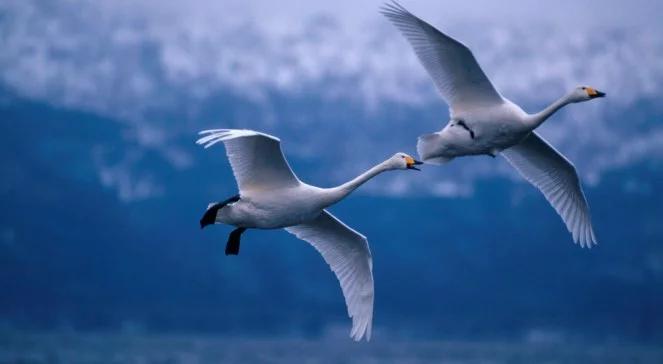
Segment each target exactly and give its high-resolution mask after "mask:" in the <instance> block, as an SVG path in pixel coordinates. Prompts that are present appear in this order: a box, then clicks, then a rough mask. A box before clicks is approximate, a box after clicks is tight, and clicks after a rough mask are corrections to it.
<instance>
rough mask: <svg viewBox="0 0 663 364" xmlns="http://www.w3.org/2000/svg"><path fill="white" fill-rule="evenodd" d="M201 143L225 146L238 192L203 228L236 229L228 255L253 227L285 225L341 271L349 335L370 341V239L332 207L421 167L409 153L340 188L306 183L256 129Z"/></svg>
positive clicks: (216, 207)
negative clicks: (390, 175) (371, 183)
mask: <svg viewBox="0 0 663 364" xmlns="http://www.w3.org/2000/svg"><path fill="white" fill-rule="evenodd" d="M200 134H201V135H205V136H203V137H201V138H200V139H199V140H198V141H197V143H198V144H201V145H204V146H205V148H209V147H211V146H213V145H214V144H216V143H219V142H223V143H224V145H225V147H226V154H227V155H228V159H229V161H230V165H231V167H232V170H233V174H234V175H235V179H236V180H237V185H238V187H239V194H238V195H236V196H233V197H230V198H228V199H227V200H225V201H223V202H218V203H212V204H210V205H209V206H208V208H207V211H206V212H205V214H204V215H203V217H202V218H201V220H200V227H201V228H204V227H205V226H208V225H211V224H215V223H223V224H227V225H233V226H235V227H236V229H235V230H233V231H232V232H231V233H230V236H229V237H228V242H227V244H226V255H237V254H238V253H239V244H240V236H241V235H242V233H243V232H244V231H245V230H246V229H278V228H285V230H286V231H288V232H289V233H291V234H293V235H295V236H297V237H298V238H300V239H302V240H305V241H307V242H308V243H310V244H311V245H313V247H314V248H315V249H316V250H317V251H318V252H319V253H320V254H322V257H323V258H324V259H325V261H326V262H327V264H329V266H330V267H331V269H332V271H334V273H335V274H336V278H338V280H339V282H340V283H341V289H342V291H343V295H344V296H345V303H346V305H347V309H348V315H349V316H350V317H351V318H352V331H351V333H350V337H352V338H353V339H354V340H355V341H359V340H361V339H362V338H363V337H365V338H366V340H367V341H368V340H370V338H371V328H372V321H373V263H372V259H371V251H370V249H369V248H368V241H367V240H366V237H365V236H363V235H362V234H360V233H358V232H357V231H355V230H353V229H352V228H350V227H349V226H347V225H345V224H344V223H342V222H341V221H340V220H339V219H337V218H336V217H334V215H332V214H331V213H330V212H329V211H327V210H325V208H327V207H329V206H331V205H333V204H335V203H337V202H339V201H340V200H342V199H343V198H345V197H346V196H347V195H349V194H350V193H351V192H352V191H354V190H355V189H356V188H357V187H359V186H361V185H362V184H364V183H365V182H366V181H368V180H369V179H371V178H373V177H375V176H377V175H378V174H380V173H382V172H385V171H390V170H396V169H415V170H418V169H417V167H415V165H419V164H422V162H419V161H417V160H415V159H414V158H412V157H411V156H409V155H407V154H405V153H396V154H394V155H393V156H392V157H391V158H389V159H387V160H386V161H384V162H382V163H379V164H377V165H376V166H374V167H373V168H371V169H369V170H368V171H366V172H364V173H363V174H361V175H359V176H358V177H357V178H355V179H353V180H351V181H349V182H347V183H344V184H342V185H340V186H337V187H333V188H319V187H315V186H311V185H309V184H306V183H304V182H301V181H300V180H299V179H298V178H297V176H295V174H294V173H293V172H292V170H291V169H290V166H289V165H288V162H287V161H286V159H285V157H284V156H283V152H282V151H281V144H280V140H279V139H278V138H276V137H273V136H271V135H267V134H264V133H259V132H256V131H252V130H233V129H215V130H204V131H201V132H200Z"/></svg>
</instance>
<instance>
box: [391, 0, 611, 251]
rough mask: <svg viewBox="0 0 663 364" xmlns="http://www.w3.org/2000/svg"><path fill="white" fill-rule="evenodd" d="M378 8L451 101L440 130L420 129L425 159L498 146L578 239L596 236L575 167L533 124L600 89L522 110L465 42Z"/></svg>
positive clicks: (587, 241)
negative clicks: (537, 108)
mask: <svg viewBox="0 0 663 364" xmlns="http://www.w3.org/2000/svg"><path fill="white" fill-rule="evenodd" d="M382 13H383V14H384V15H385V16H386V17H387V18H388V19H389V20H390V21H391V22H392V23H393V24H394V25H395V26H396V27H397V28H398V29H399V30H400V31H401V33H402V34H403V35H404V36H405V38H406V39H407V40H408V42H409V43H410V45H411V46H412V48H413V49H414V51H415V53H416V55H417V57H418V58H419V60H420V61H421V63H422V64H423V66H424V68H425V69H426V71H427V72H428V73H429V75H430V76H431V78H432V79H433V82H434V83H435V86H436V87H437V89H438V91H439V92H440V95H441V96H442V98H443V99H444V100H445V101H446V103H447V104H448V105H449V114H450V117H451V118H450V121H449V122H448V123H447V125H446V126H445V127H444V128H443V129H442V130H440V131H439V132H435V133H431V134H426V135H422V136H421V137H419V140H418V142H417V152H418V153H419V156H420V157H421V159H422V160H424V161H425V162H428V163H437V164H439V163H446V162H449V161H451V160H452V159H454V158H456V157H460V156H467V155H491V156H493V157H494V156H497V155H498V154H500V153H501V154H503V155H504V156H505V157H506V159H507V160H508V161H509V163H510V164H511V165H512V166H513V167H514V168H516V170H518V172H520V174H521V175H522V176H523V177H524V178H525V179H526V180H528V181H529V182H530V183H532V184H533V185H534V186H536V187H537V188H538V189H539V190H541V192H542V193H543V195H544V196H545V197H546V199H547V200H548V201H549V202H550V203H551V204H552V206H553V207H554V208H555V210H556V211H557V212H558V213H559V215H560V216H561V218H562V220H563V221H564V223H565V224H566V227H567V228H568V230H569V232H571V234H572V235H573V241H574V242H576V243H579V244H580V245H581V246H583V247H591V246H592V245H593V244H596V237H595V235H594V231H593V228H592V223H591V218H590V213H589V206H588V205H587V201H586V199H585V195H584V193H583V191H582V187H581V185H580V180H579V178H578V175H577V173H576V170H575V168H574V166H573V164H571V162H569V161H568V160H567V159H566V158H565V157H564V156H563V155H562V154H560V153H559V152H558V151H556V150H555V148H553V147H552V146H550V145H549V144H548V143H547V142H546V141H545V140H543V138H541V137H540V136H539V135H538V134H537V133H535V132H534V129H536V128H537V127H538V126H539V125H541V123H543V122H544V121H545V120H546V119H548V118H549V117H550V116H551V115H552V114H553V113H555V112H556V111H557V110H559V109H560V108H562V107H563V106H565V105H567V104H569V103H575V102H583V101H588V100H591V99H594V98H597V97H603V96H605V94H604V93H602V92H600V91H597V90H595V89H593V88H591V87H577V88H575V89H573V90H572V91H571V92H569V93H568V94H566V95H564V96H563V97H562V98H560V99H559V100H557V101H556V102H554V103H553V104H551V105H550V106H549V107H547V108H546V109H544V110H543V111H541V112H539V113H536V114H531V115H530V114H527V113H526V112H524V111H523V110H522V109H521V108H520V107H519V106H518V105H516V104H514V103H513V102H511V101H509V100H507V99H506V98H504V97H502V96H501V95H500V93H499V92H497V90H496V89H495V87H494V86H493V85H492V83H491V82H490V80H489V79H488V77H486V74H485V73H484V72H483V70H482V69H481V67H480V66H479V64H478V62H477V61H476V59H475V58H474V56H473V54H472V52H471V51H470V49H469V48H468V47H466V46H465V45H463V44H462V43H460V42H459V41H457V40H455V39H453V38H451V37H449V36H447V35H445V34H444V33H442V32H440V31H439V30H437V29H435V28H434V27H433V26H431V25H430V24H428V23H426V22H425V21H423V20H421V19H419V18H418V17H416V16H414V15H412V14H411V13H410V12H409V11H407V10H406V9H405V8H403V7H402V6H401V5H399V4H398V3H396V2H395V1H394V2H392V3H390V4H386V5H385V6H384V7H383V8H382Z"/></svg>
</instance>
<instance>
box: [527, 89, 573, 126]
mask: <svg viewBox="0 0 663 364" xmlns="http://www.w3.org/2000/svg"><path fill="white" fill-rule="evenodd" d="M569 103H571V101H570V99H569V95H564V96H562V97H561V98H559V99H558V100H557V101H555V102H553V103H552V104H550V105H549V106H548V107H546V108H545V109H543V110H541V111H540V112H538V113H536V114H533V115H531V116H530V117H529V118H528V120H527V122H528V124H529V125H528V126H529V127H530V128H531V129H532V130H533V129H535V128H537V127H538V126H539V125H541V124H543V122H544V121H546V120H547V119H548V118H549V117H550V116H552V114H554V113H556V112H557V111H558V110H559V109H561V108H563V107H564V106H566V105H568V104H569Z"/></svg>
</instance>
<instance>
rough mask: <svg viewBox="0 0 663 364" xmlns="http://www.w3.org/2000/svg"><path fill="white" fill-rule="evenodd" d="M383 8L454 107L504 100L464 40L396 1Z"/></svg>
mask: <svg viewBox="0 0 663 364" xmlns="http://www.w3.org/2000/svg"><path fill="white" fill-rule="evenodd" d="M381 12H382V14H384V15H385V16H386V17H387V18H388V19H389V20H390V21H391V22H392V23H393V24H394V25H395V26H396V27H397V28H398V29H399V30H400V31H401V33H403V35H404V36H405V38H407V40H408V41H409V42H410V45H412V48H414V52H415V53H416V54H417V57H418V58H419V61H421V63H422V64H423V65H424V68H426V71H428V74H429V75H430V76H431V77H432V78H433V82H435V86H436V87H437V89H438V91H439V92H440V94H442V97H443V98H444V99H445V101H446V102H447V104H449V107H450V108H451V109H452V110H456V111H458V110H461V109H463V108H464V107H469V106H470V105H478V104H500V103H502V102H503V99H502V96H501V95H500V94H499V93H498V92H497V90H495V88H494V87H493V85H492V84H491V83H490V80H488V77H486V74H485V73H484V72H483V70H481V67H480V66H479V64H478V63H477V61H476V59H475V58H474V56H473V55H472V52H471V51H470V49H469V48H467V47H466V46H465V45H464V44H462V43H460V42H459V41H457V40H455V39H453V38H451V37H449V36H447V35H446V34H444V33H442V32H440V31H439V30H437V29H435V28H434V27H433V26H431V25H430V24H428V23H426V22H425V21H423V20H421V19H419V18H418V17H416V16H414V15H413V14H412V13H410V12H409V11H407V10H406V9H405V8H404V7H402V6H401V5H400V4H398V3H397V2H395V1H394V2H392V3H387V4H385V5H384V6H383V7H382V9H381Z"/></svg>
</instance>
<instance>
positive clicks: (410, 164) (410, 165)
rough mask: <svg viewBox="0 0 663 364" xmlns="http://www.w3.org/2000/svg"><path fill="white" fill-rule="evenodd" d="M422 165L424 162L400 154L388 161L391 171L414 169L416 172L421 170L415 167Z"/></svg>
mask: <svg viewBox="0 0 663 364" xmlns="http://www.w3.org/2000/svg"><path fill="white" fill-rule="evenodd" d="M420 164H423V162H420V161H418V160H416V159H414V158H412V156H410V155H409V154H405V153H400V152H399V153H396V154H394V155H393V156H392V157H391V158H389V159H387V160H386V165H387V168H389V169H414V170H415V171H419V170H420V169H419V168H417V167H415V166H418V165H420Z"/></svg>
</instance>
